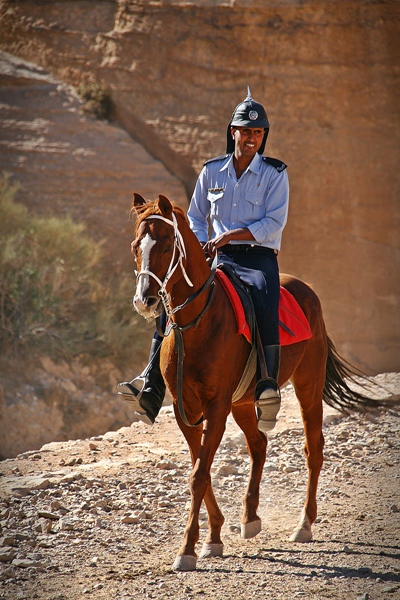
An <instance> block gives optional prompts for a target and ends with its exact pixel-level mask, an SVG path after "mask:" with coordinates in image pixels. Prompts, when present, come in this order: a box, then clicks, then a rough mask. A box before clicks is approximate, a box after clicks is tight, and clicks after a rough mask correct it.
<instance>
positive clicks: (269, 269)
mask: <svg viewBox="0 0 400 600" xmlns="http://www.w3.org/2000/svg"><path fill="white" fill-rule="evenodd" d="M268 132H269V122H268V118H267V114H266V112H265V109H264V107H263V106H262V105H261V104H259V103H258V102H255V101H254V100H253V99H252V97H251V93H250V90H249V89H248V95H247V97H246V99H245V100H244V101H243V102H241V103H240V104H239V105H238V106H237V107H236V108H235V110H234V112H233V114H232V118H231V120H230V122H229V124H228V127H227V145H226V152H227V153H226V154H225V155H223V156H219V157H217V158H214V159H211V160H209V161H207V162H206V163H205V165H204V167H203V169H202V171H201V173H200V175H199V178H198V180H197V183H196V187H195V190H194V193H193V197H192V199H191V202H190V207H189V211H188V218H189V222H190V225H191V228H192V230H193V232H194V233H195V235H196V236H197V238H198V240H199V242H200V243H202V245H203V246H204V249H205V251H206V253H207V254H208V255H209V256H210V257H213V256H214V255H215V252H218V262H219V263H224V264H227V265H230V267H231V268H232V269H233V270H234V272H235V273H236V274H237V275H238V276H239V277H240V278H241V279H242V280H243V281H244V282H245V283H246V284H247V285H248V286H249V288H250V291H251V295H252V299H253V304H254V308H255V314H256V319H257V324H258V328H259V333H260V338H261V342H262V347H263V350H264V356H265V363H266V366H267V371H268V377H266V378H264V379H261V378H259V379H258V381H257V384H256V387H255V392H254V395H255V402H256V406H257V407H258V411H257V412H258V416H259V422H258V423H259V424H258V426H259V429H261V430H262V431H269V430H271V429H272V428H273V427H274V425H275V423H276V416H277V414H278V412H279V408H280V393H279V388H278V383H277V381H278V373H279V364H280V345H279V329H278V305H279V291H280V284H279V270H278V261H277V255H278V251H279V249H280V246H281V238H282V231H283V229H284V227H285V224H286V221H287V215H288V205H289V183H288V177H287V173H286V165H285V164H284V163H282V162H281V161H279V160H276V159H273V158H268V157H266V156H263V152H264V148H265V144H266V141H267V137H268ZM209 225H210V226H211V232H212V233H211V239H210V240H208V230H209ZM157 337H158V338H159V336H158V334H155V337H154V338H153V343H152V348H151V352H150V363H152V367H151V368H150V370H149V369H146V370H145V371H144V373H142V376H141V377H142V379H144V390H143V392H142V394H141V395H138V394H139V390H138V389H137V388H136V387H135V386H134V385H133V383H134V381H135V380H133V381H132V382H129V383H128V382H124V383H123V384H119V386H118V390H119V393H120V394H123V395H124V397H125V398H126V399H128V398H127V396H128V395H129V396H130V397H131V400H132V401H133V402H132V403H133V404H134V406H135V408H136V410H137V412H138V413H139V416H142V417H143V419H142V420H145V421H147V422H150V423H153V422H154V419H155V417H156V416H157V414H158V411H159V409H160V408H161V405H162V400H163V397H164V393H165V384H164V382H163V380H162V375H161V373H160V366H159V349H160V345H161V341H162V339H161V338H159V339H157ZM258 376H260V370H258Z"/></svg>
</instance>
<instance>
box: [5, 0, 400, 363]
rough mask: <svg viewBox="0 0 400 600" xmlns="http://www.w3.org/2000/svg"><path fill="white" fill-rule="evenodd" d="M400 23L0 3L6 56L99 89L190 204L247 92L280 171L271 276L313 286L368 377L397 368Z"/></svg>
mask: <svg viewBox="0 0 400 600" xmlns="http://www.w3.org/2000/svg"><path fill="white" fill-rule="evenodd" d="M399 19H400V6H399V4H398V3H397V2H395V1H392V2H391V1H387V2H385V1H382V2H375V1H365V2H358V1H356V0H344V1H343V2H340V3H336V2H320V1H317V0H315V1H313V0H310V1H306V2H304V1H296V0H293V1H287V2H284V3H277V2H268V3H266V2H261V1H256V0H250V1H249V0H246V1H245V0H239V1H235V2H226V3H224V2H217V1H211V0H210V1H200V0H198V1H194V2H191V3H182V2H174V1H162V2H161V1H160V2H157V3H151V4H149V3H147V2H141V1H131V2H126V1H122V0H121V1H119V2H118V1H115V2H111V1H110V2H106V1H105V2H100V1H90V0H89V1H88V0H86V1H79V0H78V1H77V0H74V1H73V2H72V0H71V1H64V2H50V3H49V2H40V1H39V2H37V1H35V2H34V1H33V0H32V1H29V0H28V1H26V2H23V3H17V2H14V1H11V0H5V1H4V2H3V3H2V7H1V9H0V25H1V28H2V37H1V41H0V44H1V47H2V48H3V49H4V50H6V51H8V52H10V53H12V54H14V55H16V56H19V57H22V58H24V59H27V60H30V61H32V62H34V63H36V64H38V65H40V66H42V67H44V68H46V69H47V70H48V71H50V72H51V73H52V74H54V75H55V76H56V77H58V78H59V79H60V80H62V81H64V82H66V83H68V84H70V85H73V86H78V85H79V84H80V83H82V82H87V81H97V82H103V83H104V84H106V85H108V86H109V88H110V90H111V93H112V98H113V101H114V103H115V107H116V110H115V118H116V120H117V122H118V123H119V124H120V125H122V127H123V128H124V129H125V130H126V131H127V132H128V133H129V134H130V136H131V137H132V138H133V139H134V140H135V141H136V142H137V143H138V144H140V145H141V146H142V148H143V149H145V150H146V151H147V152H148V153H149V154H151V156H152V157H153V158H155V159H159V160H160V161H162V163H163V165H164V166H165V168H166V169H167V170H168V171H169V172H170V173H172V174H173V175H174V176H175V177H176V178H177V180H179V181H180V182H181V183H182V186H184V188H185V189H186V191H187V193H188V194H190V192H191V190H192V188H193V184H194V181H195V179H196V176H197V173H198V171H199V168H200V166H201V164H202V161H203V160H204V159H206V158H208V157H210V156H212V155H215V154H220V153H222V152H224V149H225V148H224V138H225V129H226V125H227V123H228V121H229V118H230V115H231V112H232V110H233V108H234V107H235V105H236V104H237V103H238V102H240V101H241V100H242V99H243V97H244V95H245V89H246V85H247V84H249V85H250V86H251V89H252V93H253V97H254V98H255V99H257V100H258V101H261V102H263V103H264V104H265V106H266V107H267V112H268V115H269V118H270V121H271V133H270V137H269V141H268V146H267V153H268V154H269V155H271V156H277V157H279V158H281V159H282V160H284V161H285V162H287V163H288V165H289V176H290V182H291V212H290V220H289V225H288V227H287V229H286V232H285V236H284V246H283V251H282V253H281V257H280V266H281V270H282V271H289V272H291V273H293V274H295V275H297V276H299V277H301V278H304V279H306V280H307V281H308V282H311V283H312V284H313V286H314V289H315V290H316V291H317V293H318V294H319V296H320V297H321V300H322V303H323V307H324V312H325V317H326V321H327V325H328V328H329V330H330V332H331V334H332V336H333V337H334V339H335V341H336V343H337V345H338V347H339V348H340V350H341V351H342V352H343V353H344V354H345V355H346V356H347V358H349V359H350V360H351V361H353V362H355V363H356V364H357V365H358V366H360V367H362V368H363V369H366V370H368V371H369V372H375V373H376V372H379V371H383V370H392V369H396V368H397V367H398V365H399V363H400V351H399V342H398V331H399V329H400V311H399V295H400V294H399V292H400V289H399V288H400V277H399V263H400V253H399V249H398V231H399V217H398V214H399V211H398V194H399V170H398V158H399V151H398V148H399V137H400V132H399V128H398V127H397V126H396V124H398V122H399V112H400V109H399V104H398V92H399V67H398V65H399V52H400V50H399V45H398V35H399ZM71 133H72V132H71ZM79 147H82V148H84V147H85V145H84V143H82V144H81V143H80V145H79ZM78 156H79V155H78ZM98 158H99V161H100V162H101V161H104V162H103V163H102V164H101V167H100V165H99V169H100V171H101V170H103V171H104V172H105V173H107V172H108V173H109V172H110V170H112V172H113V174H114V176H115V177H116V178H119V177H121V167H120V164H119V163H118V162H117V161H116V160H113V157H110V156H109V155H108V153H107V152H106V149H105V148H99V152H98ZM15 159H16V160H17V157H15ZM105 163H106V164H105ZM125 164H127V163H125ZM129 164H131V165H132V168H133V166H134V161H129ZM16 166H17V165H15V167H16ZM142 171H143V169H142ZM78 172H79V169H78V168H77V170H76V171H75V172H74V175H75V174H77V173H78ZM143 172H144V171H143ZM81 175H82V174H81ZM151 177H152V170H149V171H148V172H147V180H149V179H150V178H151ZM84 179H85V175H84V173H83V177H81V181H84ZM45 181H46V185H49V182H48V178H47V177H45V176H44V177H43V183H44V182H45ZM129 183H130V182H129ZM128 187H129V193H130V191H131V187H132V186H131V185H129V186H128ZM161 187H162V188H163V189H160V190H158V191H160V192H163V193H166V191H167V190H166V189H165V188H164V187H163V183H162V182H161V180H160V188H161ZM99 188H100V190H101V191H100V192H99ZM54 189H55V190H56V187H55V188H54ZM98 193H99V194H100V196H102V197H103V198H104V206H107V205H109V204H110V203H114V202H115V196H114V195H113V194H112V190H110V189H107V188H106V187H105V186H102V185H99V186H98V187H97V188H94V189H93V196H92V197H93V198H95V197H97V194H98ZM78 202H79V201H78ZM96 202H97V200H96ZM96 202H95V201H93V205H92V206H91V209H90V210H91V211H92V212H93V214H95V215H96V216H95V220H96V227H97V226H98V227H99V228H101V227H102V225H101V222H102V218H101V217H102V215H101V214H100V213H99V212H97V211H96V210H95V208H94V207H95V205H96ZM105 210H107V209H105ZM111 227H112V225H111ZM108 235H112V233H111V230H109V233H108Z"/></svg>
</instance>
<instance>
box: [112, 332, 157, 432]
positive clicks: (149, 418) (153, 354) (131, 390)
mask: <svg viewBox="0 0 400 600" xmlns="http://www.w3.org/2000/svg"><path fill="white" fill-rule="evenodd" d="M161 344H162V340H157V339H154V338H153V341H152V342H151V348H150V356H149V364H148V365H147V367H146V368H145V370H144V371H143V373H142V374H141V375H139V377H135V379H132V381H124V382H123V383H119V384H118V385H117V389H118V394H119V395H120V396H123V398H124V400H126V402H128V403H129V404H130V405H131V406H132V408H134V410H135V413H136V415H137V417H138V419H139V420H140V421H143V422H144V423H147V425H152V424H153V423H154V421H155V419H156V417H157V415H158V413H159V412H160V409H161V406H162V403H163V400H164V396H165V383H164V379H163V376H162V374H161V370H160V349H161ZM140 379H141V380H142V381H143V387H142V389H138V388H137V387H135V386H134V385H133V383H134V382H135V381H137V380H140Z"/></svg>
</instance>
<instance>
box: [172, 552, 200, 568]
mask: <svg viewBox="0 0 400 600" xmlns="http://www.w3.org/2000/svg"><path fill="white" fill-rule="evenodd" d="M196 563H197V556H192V555H191V554H178V556H177V557H176V559H175V562H174V564H173V565H172V568H173V570H174V571H195V570H196Z"/></svg>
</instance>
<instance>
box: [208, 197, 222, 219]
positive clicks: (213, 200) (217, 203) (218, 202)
mask: <svg viewBox="0 0 400 600" xmlns="http://www.w3.org/2000/svg"><path fill="white" fill-rule="evenodd" d="M223 199H224V190H218V192H212V191H208V192H207V200H208V201H209V203H210V213H211V216H213V217H222V214H223V210H224V206H223V205H224V202H223Z"/></svg>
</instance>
